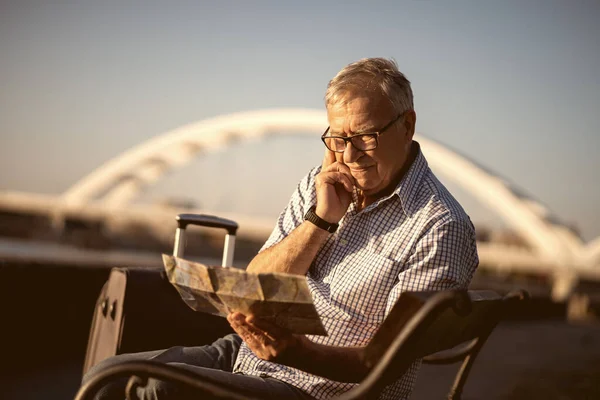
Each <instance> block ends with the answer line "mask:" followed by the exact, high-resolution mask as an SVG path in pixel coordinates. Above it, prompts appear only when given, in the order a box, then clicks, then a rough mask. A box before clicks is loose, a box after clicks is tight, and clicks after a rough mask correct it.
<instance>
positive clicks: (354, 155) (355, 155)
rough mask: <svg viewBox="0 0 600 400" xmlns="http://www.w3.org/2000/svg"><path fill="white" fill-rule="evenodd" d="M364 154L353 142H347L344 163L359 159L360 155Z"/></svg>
mask: <svg viewBox="0 0 600 400" xmlns="http://www.w3.org/2000/svg"><path fill="white" fill-rule="evenodd" d="M362 155H363V152H362V151H361V150H358V149H357V148H356V147H354V145H353V144H352V143H350V142H349V141H348V142H347V143H346V148H345V149H344V164H350V163H353V162H354V161H356V160H358V159H359V158H360V156H362Z"/></svg>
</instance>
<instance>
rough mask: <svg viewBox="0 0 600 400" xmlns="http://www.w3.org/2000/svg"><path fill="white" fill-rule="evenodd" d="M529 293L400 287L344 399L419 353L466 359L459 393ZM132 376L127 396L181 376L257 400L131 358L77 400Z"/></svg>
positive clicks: (241, 397)
mask: <svg viewBox="0 0 600 400" xmlns="http://www.w3.org/2000/svg"><path fill="white" fill-rule="evenodd" d="M527 297H528V295H527V293H526V292H523V291H518V292H513V293H510V294H508V295H506V296H504V297H501V296H499V295H498V294H497V293H495V292H491V291H468V292H467V291H443V292H406V293H402V294H401V295H400V297H399V299H398V301H397V302H396V304H395V305H394V307H393V308H392V310H391V312H390V314H389V315H388V317H387V318H386V319H385V321H384V322H383V324H382V325H381V327H380V328H379V330H378V331H377V332H376V334H375V335H374V337H373V338H372V339H371V341H370V342H369V344H368V345H367V347H366V348H365V351H364V360H365V363H366V365H367V367H368V371H369V372H368V373H367V374H366V376H364V377H360V378H359V379H352V381H360V382H359V385H357V386H355V387H354V388H353V389H351V390H350V391H348V392H346V393H344V394H343V395H341V396H339V397H337V398H338V399H340V400H350V399H375V398H377V397H378V396H379V394H380V393H381V392H382V391H383V390H384V389H385V387H386V386H388V385H390V384H391V383H393V382H395V381H396V380H398V379H399V378H400V377H401V376H402V375H403V374H404V373H405V372H406V370H407V369H408V368H409V367H410V365H411V364H412V363H413V362H414V361H415V360H418V359H421V358H422V359H423V361H424V362H425V363H431V364H451V363H457V362H461V361H462V365H461V366H460V368H459V370H458V373H457V375H456V379H455V381H454V384H453V385H452V387H451V389H450V392H449V394H448V399H460V398H461V394H462V390H463V387H464V385H465V383H466V381H467V378H468V375H469V372H470V370H471V367H472V366H473V362H474V361H475V358H476V357H477V355H478V353H479V351H480V350H481V348H482V346H483V345H484V343H485V341H486V340H487V338H488V336H489V335H490V334H491V333H492V331H493V330H494V328H495V326H496V325H497V323H498V322H499V321H500V320H502V319H503V318H505V317H506V316H507V314H508V313H510V312H511V309H512V308H513V307H516V306H519V303H520V302H521V301H523V300H525V299H526V298H527ZM123 377H130V379H129V382H128V385H127V388H126V390H125V392H126V393H125V394H124V395H125V396H126V397H127V399H130V400H133V399H137V397H136V395H135V389H136V388H137V387H138V386H140V385H141V386H143V385H145V382H147V379H148V378H151V377H152V378H157V379H161V380H166V381H171V382H178V383H179V384H182V385H185V386H187V387H189V388H191V389H192V390H194V391H197V392H198V398H202V397H201V394H202V393H204V394H210V395H211V396H212V397H216V398H223V399H232V400H258V399H256V397H252V395H250V394H248V393H241V392H234V391H232V390H231V389H229V388H226V387H223V386H222V385H220V384H218V383H217V382H213V381H211V380H209V379H205V378H199V377H198V376H197V375H195V374H194V373H192V372H189V371H186V370H181V369H178V368H175V367H172V366H169V365H164V364H160V363H156V362H151V361H133V362H127V363H123V364H120V365H116V366H112V367H109V368H106V369H105V370H103V371H100V372H99V373H98V374H97V375H96V376H95V377H94V378H92V379H91V380H89V381H88V382H87V383H86V384H85V385H84V386H82V387H81V388H80V390H79V392H78V394H77V396H76V400H85V399H92V398H93V396H94V394H95V393H96V392H97V390H99V389H100V388H101V387H102V385H104V384H106V383H107V382H109V381H110V380H112V379H117V378H123Z"/></svg>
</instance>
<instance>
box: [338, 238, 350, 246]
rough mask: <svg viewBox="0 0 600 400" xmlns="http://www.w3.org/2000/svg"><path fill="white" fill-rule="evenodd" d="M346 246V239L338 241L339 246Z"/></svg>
mask: <svg viewBox="0 0 600 400" xmlns="http://www.w3.org/2000/svg"><path fill="white" fill-rule="evenodd" d="M347 244H348V241H347V240H346V239H340V246H342V247H344V246H346V245H347Z"/></svg>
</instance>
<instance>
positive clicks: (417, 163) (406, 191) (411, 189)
mask: <svg viewBox="0 0 600 400" xmlns="http://www.w3.org/2000/svg"><path fill="white" fill-rule="evenodd" d="M413 143H414V145H415V146H416V147H417V156H416V157H415V159H414V161H413V163H412V165H411V166H410V168H409V169H408V172H407V173H406V175H404V177H403V178H402V180H401V181H400V183H399V184H398V186H396V190H394V194H395V195H397V196H398V197H399V198H400V202H401V203H402V209H403V210H404V213H405V214H406V215H411V214H413V213H414V212H415V211H416V208H417V207H418V204H417V201H416V199H417V192H418V187H419V186H420V185H421V181H422V180H423V177H424V176H425V174H426V172H427V171H428V169H429V166H428V165H427V160H425V156H424V155H423V152H422V151H421V145H420V144H419V143H418V142H417V141H414V140H413Z"/></svg>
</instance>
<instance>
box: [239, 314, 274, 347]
mask: <svg viewBox="0 0 600 400" xmlns="http://www.w3.org/2000/svg"><path fill="white" fill-rule="evenodd" d="M227 320H228V321H229V324H230V325H231V327H232V328H233V329H234V330H235V331H236V332H237V333H238V335H240V336H241V337H242V339H244V341H246V342H247V343H248V344H249V345H251V344H252V345H268V343H269V341H274V340H275V338H273V337H272V336H271V335H269V334H268V332H265V331H263V330H262V329H259V328H257V327H256V326H254V325H252V324H251V323H250V322H249V321H250V320H251V319H250V318H248V317H246V316H244V315H243V314H241V313H231V314H229V315H228V316H227Z"/></svg>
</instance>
